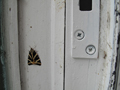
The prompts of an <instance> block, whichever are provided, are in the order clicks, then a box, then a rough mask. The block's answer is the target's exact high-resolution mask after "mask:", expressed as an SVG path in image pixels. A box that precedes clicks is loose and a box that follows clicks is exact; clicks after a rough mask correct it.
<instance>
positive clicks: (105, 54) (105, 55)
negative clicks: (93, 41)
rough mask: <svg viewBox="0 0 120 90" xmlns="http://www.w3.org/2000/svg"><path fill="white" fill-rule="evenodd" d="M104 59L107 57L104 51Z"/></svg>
mask: <svg viewBox="0 0 120 90" xmlns="http://www.w3.org/2000/svg"><path fill="white" fill-rule="evenodd" d="M106 57H107V53H106V51H104V57H103V58H104V59H106Z"/></svg>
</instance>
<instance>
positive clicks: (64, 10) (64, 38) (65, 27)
mask: <svg viewBox="0 0 120 90" xmlns="http://www.w3.org/2000/svg"><path fill="white" fill-rule="evenodd" d="M65 42H66V0H65V8H64V71H63V90H65Z"/></svg>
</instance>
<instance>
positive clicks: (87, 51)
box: [86, 45, 96, 55]
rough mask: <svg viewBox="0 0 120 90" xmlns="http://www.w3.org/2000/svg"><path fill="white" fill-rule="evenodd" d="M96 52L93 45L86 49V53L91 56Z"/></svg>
mask: <svg viewBox="0 0 120 90" xmlns="http://www.w3.org/2000/svg"><path fill="white" fill-rule="evenodd" d="M95 52H96V48H95V46H93V45H88V46H87V47H86V53H87V54H89V55H93V54H94V53H95Z"/></svg>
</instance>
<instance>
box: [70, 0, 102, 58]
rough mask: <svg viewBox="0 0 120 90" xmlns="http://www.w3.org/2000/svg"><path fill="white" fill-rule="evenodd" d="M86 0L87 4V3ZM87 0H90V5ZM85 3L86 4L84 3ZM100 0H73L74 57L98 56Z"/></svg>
mask: <svg viewBox="0 0 120 90" xmlns="http://www.w3.org/2000/svg"><path fill="white" fill-rule="evenodd" d="M85 1H86V5H85ZM87 1H91V2H89V3H90V4H89V7H88V8H86V7H87V6H88V3H87ZM83 4H84V5H83ZM99 4H100V0H84V1H83V2H82V0H73V9H71V10H72V12H73V13H72V14H73V15H72V17H71V18H72V21H73V25H72V26H73V32H72V57H73V58H97V57H98V41H99V11H100V7H99V6H100V5H99ZM81 5H82V6H81Z"/></svg>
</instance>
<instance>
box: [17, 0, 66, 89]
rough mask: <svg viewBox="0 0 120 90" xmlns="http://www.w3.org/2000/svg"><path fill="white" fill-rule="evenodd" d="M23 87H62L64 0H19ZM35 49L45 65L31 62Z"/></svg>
mask: <svg viewBox="0 0 120 90" xmlns="http://www.w3.org/2000/svg"><path fill="white" fill-rule="evenodd" d="M18 3H19V44H20V45H19V48H20V67H21V84H22V90H62V89H63V59H64V54H63V52H64V0H36V1H34V0H19V2H18ZM30 48H33V49H34V50H36V52H37V53H38V55H39V57H40V59H41V62H42V65H41V66H37V65H31V66H29V65H28V64H27V59H28V53H29V50H30Z"/></svg>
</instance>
